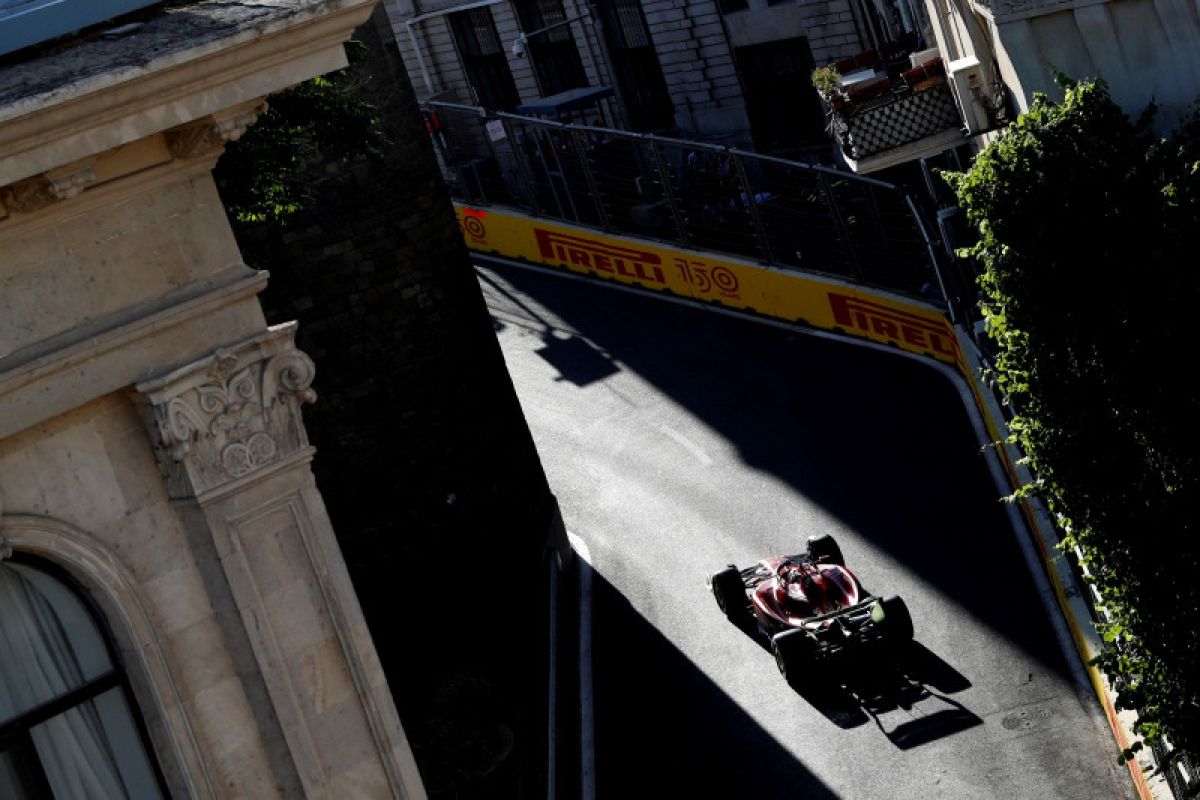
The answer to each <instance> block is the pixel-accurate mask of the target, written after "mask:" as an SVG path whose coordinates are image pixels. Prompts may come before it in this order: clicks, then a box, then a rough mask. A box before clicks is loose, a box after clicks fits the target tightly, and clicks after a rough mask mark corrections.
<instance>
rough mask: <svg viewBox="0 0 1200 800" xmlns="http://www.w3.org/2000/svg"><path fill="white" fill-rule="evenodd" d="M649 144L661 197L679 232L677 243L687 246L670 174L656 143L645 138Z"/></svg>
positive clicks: (685, 232)
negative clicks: (658, 180) (664, 199)
mask: <svg viewBox="0 0 1200 800" xmlns="http://www.w3.org/2000/svg"><path fill="white" fill-rule="evenodd" d="M647 141H649V142H650V152H651V153H652V154H653V155H654V164H655V166H656V167H657V168H658V175H659V178H660V179H661V181H662V187H663V197H664V198H666V201H667V207H669V208H670V209H671V218H672V219H673V220H675V230H676V231H678V232H679V243H680V244H682V245H684V246H686V245H687V244H688V235H687V231H686V230H684V227H683V217H682V216H681V215H680V213H679V204H678V203H677V202H675V192H674V191H672V190H671V174H670V173H669V172H667V164H666V162H665V161H663V157H662V152H661V151H660V150H659V148H658V141H657V140H656V139H652V138H649V137H647Z"/></svg>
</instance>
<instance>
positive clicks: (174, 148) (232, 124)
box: [166, 99, 267, 158]
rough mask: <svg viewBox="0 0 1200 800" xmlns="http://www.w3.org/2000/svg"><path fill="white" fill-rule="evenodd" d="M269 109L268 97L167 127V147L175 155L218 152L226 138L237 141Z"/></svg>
mask: <svg viewBox="0 0 1200 800" xmlns="http://www.w3.org/2000/svg"><path fill="white" fill-rule="evenodd" d="M266 110H267V101H266V100H261V99H260V100H255V101H253V102H250V103H243V104H242V105H239V106H234V107H233V108H227V109H225V110H224V111H221V112H218V113H216V114H212V115H210V116H207V117H204V118H203V119H198V120H196V121H194V122H189V123H188V124H187V125H180V126H179V127H178V128H172V129H171V130H169V131H167V134H166V135H167V148H168V149H169V150H170V151H171V155H172V156H174V157H175V158H199V157H201V156H206V155H212V154H214V153H219V152H220V151H221V150H222V149H223V148H224V147H225V143H226V142H235V141H237V140H238V139H239V138H241V136H242V134H243V133H245V132H246V129H247V128H249V127H250V126H251V125H253V124H254V122H255V120H257V119H258V118H259V117H260V116H261V115H262V114H264V113H265V112H266Z"/></svg>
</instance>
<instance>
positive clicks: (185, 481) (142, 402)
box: [135, 322, 317, 499]
mask: <svg viewBox="0 0 1200 800" xmlns="http://www.w3.org/2000/svg"><path fill="white" fill-rule="evenodd" d="M295 330H296V324H295V323H294V322H293V323H288V324H286V325H279V326H276V327H274V328H271V329H270V330H269V331H267V332H266V333H264V334H262V335H260V336H256V337H254V338H253V339H249V340H247V341H245V342H242V343H240V344H237V345H234V346H232V347H228V348H222V349H220V350H217V351H216V352H214V353H213V354H212V355H210V356H209V357H207V358H204V359H201V360H200V361H196V362H193V363H191V364H188V365H187V366H184V367H181V368H179V369H177V370H174V371H173V372H171V373H170V374H168V375H164V376H162V377H160V378H155V379H152V380H149V381H143V382H142V383H139V384H137V386H136V387H135V388H136V391H137V392H138V400H139V406H140V408H141V409H142V418H143V421H144V422H145V423H146V425H147V427H148V428H149V430H150V435H151V437H152V438H153V439H154V442H155V451H156V454H157V457H158V462H159V467H160V468H161V470H162V472H163V475H164V477H165V478H166V481H167V489H168V491H169V493H170V495H171V497H172V498H176V499H179V498H184V497H196V496H200V495H202V494H204V493H206V492H209V491H211V490H213V489H216V488H219V487H221V486H223V485H225V484H228V483H230V482H232V481H236V480H239V479H242V478H245V477H246V476H249V475H251V474H253V473H255V472H257V471H259V470H263V469H266V468H269V467H270V466H271V465H273V464H276V463H278V462H280V461H281V460H283V459H286V458H287V457H288V456H290V455H293V454H295V453H297V452H299V451H301V450H305V449H307V448H308V436H307V434H306V433H305V431H304V424H303V421H302V420H301V417H300V407H301V405H303V404H304V403H313V402H316V399H317V395H316V392H314V391H313V389H312V388H311V387H312V380H313V375H314V373H315V371H316V369H315V367H314V366H313V363H312V361H311V360H310V359H309V357H308V356H306V355H304V353H302V352H300V351H299V350H297V349H296V346H295V343H294V341H293V339H294V336H295Z"/></svg>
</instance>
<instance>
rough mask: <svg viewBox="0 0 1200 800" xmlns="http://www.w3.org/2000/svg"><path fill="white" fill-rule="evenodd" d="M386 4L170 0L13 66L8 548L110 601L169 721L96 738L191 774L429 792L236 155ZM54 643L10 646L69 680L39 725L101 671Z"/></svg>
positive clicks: (2, 348) (5, 471)
mask: <svg viewBox="0 0 1200 800" xmlns="http://www.w3.org/2000/svg"><path fill="white" fill-rule="evenodd" d="M371 6H372V4H371V2H370V0H275V2H272V3H270V4H259V5H254V6H248V5H244V4H243V5H237V4H233V5H231V4H229V3H226V2H222V1H221V0H198V1H197V2H192V3H188V4H187V5H186V6H181V5H179V4H170V5H166V6H161V5H160V6H158V7H156V8H154V9H152V10H149V11H147V12H145V13H144V14H143V15H141V16H139V18H138V23H139V24H138V25H135V26H132V27H126V28H124V29H123V30H124V33H115V34H113V35H111V36H103V37H100V36H80V37H74V38H71V39H67V40H63V41H59V42H55V43H54V44H53V46H48V47H46V48H40V49H34V50H29V51H23V52H22V53H21V54H18V55H14V56H12V57H9V58H6V59H5V60H4V62H3V63H0V252H3V253H4V257H3V258H0V320H2V321H0V409H2V412H3V413H0V561H3V560H7V559H9V558H11V559H13V561H14V563H17V562H20V563H24V564H25V565H27V566H28V565H35V566H36V568H37V569H39V570H42V569H44V570H45V574H46V575H51V573H53V574H54V575H62V577H63V581H60V582H61V583H65V584H67V585H71V586H74V585H78V587H79V591H80V592H81V594H84V595H86V597H87V599H89V600H91V601H93V603H94V607H95V609H96V610H97V619H96V622H97V627H98V629H99V630H101V631H102V632H103V633H104V634H105V635H106V636H107V637H108V638H109V640H110V642H109V644H110V645H111V646H112V647H113V649H114V650H115V651H116V652H118V653H120V656H121V657H120V659H119V663H116V664H115V667H117V668H119V669H114V672H113V673H112V674H111V676H110V677H111V679H113V680H120V679H121V675H122V674H123V675H124V677H126V678H127V679H128V681H129V684H130V686H131V691H130V693H129V694H128V696H127V699H128V701H129V708H130V709H136V715H137V716H140V717H141V718H143V719H144V720H145V722H146V728H147V730H148V733H149V742H148V743H142V742H140V737H138V736H137V735H136V733H133V732H134V731H135V730H136V726H135V725H134V724H133V722H132V720H130V719H128V718H127V717H125V720H126V722H128V726H127V727H121V726H117V727H112V728H109V727H107V725H106V726H105V731H103V732H101V731H99V730H97V731H96V732H95V735H96V736H97V738H99V734H100V733H103V735H104V737H105V740H104V742H103V746H100V745H99V744H98V745H97V747H96V748H95V749H94V750H93V751H88V754H87V756H86V757H85V758H86V760H87V761H88V763H89V764H96V765H103V764H104V763H105V762H106V759H105V758H104V757H103V756H102V755H100V754H101V753H109V754H112V753H124V752H129V751H130V750H131V749H138V748H139V745H141V744H146V745H147V746H146V751H147V755H148V756H149V760H151V761H156V762H157V763H158V765H159V766H160V767H161V772H162V775H163V778H164V786H163V788H164V790H165V791H166V792H168V793H169V794H170V796H175V797H195V798H212V797H256V798H258V797H264V798H271V797H321V798H332V797H377V798H384V797H407V798H413V800H419V798H423V797H424V796H425V792H424V790H423V788H422V786H421V780H420V776H419V774H418V771H417V768H416V764H415V761H414V759H413V756H412V753H411V751H410V749H409V746H408V743H407V741H406V739H405V734H404V731H403V729H402V727H401V725H400V720H399V717H398V715H397V714H396V709H395V706H394V704H393V701H392V697H391V694H390V693H389V690H388V684H387V680H386V678H385V676H384V673H383V671H382V669H381V668H380V659H379V656H378V654H377V652H376V650H375V648H374V646H373V644H372V642H371V640H370V638H369V636H368V634H367V626H366V623H365V620H364V618H363V614H362V611H361V609H360V606H359V603H358V600H357V598H356V597H355V594H354V591H353V588H352V586H351V584H350V579H349V575H348V573H347V569H346V565H345V563H344V561H343V559H342V557H341V554H340V552H339V550H338V547H337V541H336V539H335V538H334V533H333V530H332V528H331V526H330V522H329V517H328V515H327V514H326V511H325V506H324V504H323V502H322V498H321V494H320V492H319V490H318V489H317V485H316V483H315V481H314V479H313V474H312V471H311V469H310V463H311V461H312V458H313V454H314V453H313V448H312V447H311V446H310V444H309V442H308V440H307V437H306V435H305V430H304V425H303V423H302V421H301V411H300V408H301V406H302V405H304V404H308V403H311V402H313V401H314V400H315V394H314V392H313V391H312V381H313V377H314V375H313V366H312V362H311V361H310V360H309V359H308V358H307V356H305V354H304V353H302V352H300V351H298V350H297V349H296V347H295V344H294V338H293V337H294V333H295V325H294V324H280V325H274V326H268V325H267V322H266V320H265V317H264V314H263V310H262V308H261V306H260V305H259V301H258V294H259V292H260V291H261V290H262V289H263V287H264V286H265V285H266V282H267V276H266V274H265V273H261V272H257V271H255V270H253V269H251V268H250V267H248V266H246V265H245V264H244V263H243V262H242V256H241V254H240V253H239V251H238V248H237V246H236V242H235V239H234V237H233V232H232V231H231V229H230V226H229V224H228V222H227V220H226V218H225V215H224V212H223V208H222V206H221V203H220V202H219V198H218V195H217V192H216V188H215V185H214V183H213V179H212V176H211V170H212V167H213V165H214V163H215V162H216V160H217V158H218V156H219V155H220V154H221V151H222V148H223V147H224V146H225V144H226V143H227V142H228V141H230V140H232V139H236V138H237V137H238V136H239V135H241V134H242V133H243V131H244V130H245V129H246V127H247V126H249V125H252V124H253V123H254V121H255V120H256V119H257V117H258V116H259V114H260V112H261V110H262V108H263V100H262V98H263V96H264V95H266V94H268V93H271V92H275V91H278V90H280V89H282V88H284V87H286V86H289V85H292V84H295V83H299V82H301V81H305V80H308V79H310V78H312V77H313V76H315V75H319V74H322V73H324V72H327V71H330V70H334V69H338V68H340V67H342V66H344V64H345V54H344V52H343V50H342V46H341V43H342V42H343V41H344V40H345V38H346V37H347V36H349V34H350V32H351V31H352V30H353V29H354V28H355V27H357V26H358V25H359V24H361V23H362V22H363V21H364V20H365V19H367V17H368V15H369V13H370V11H371ZM132 65H136V66H132ZM54 580H56V581H57V580H58V578H54ZM14 619H16V616H15V615H9V619H8V620H7V621H8V622H9V623H12V622H13V620H14ZM16 627H19V626H12V627H9V628H7V629H6V635H8V634H11V633H12V632H13V630H14V629H15V628H16ZM52 631H53V627H52V626H50V625H46V626H45V627H44V629H43V630H40V631H39V630H35V629H33V628H30V627H28V626H27V627H26V628H25V629H24V632H23V633H22V634H21V635H22V636H24V638H25V640H26V644H31V643H33V644H34V645H35V644H36V643H37V642H41V643H42V646H45V645H46V644H47V643H52V642H53V641H54V638H53V633H52ZM35 650H36V646H32V645H31V648H30V649H23V648H22V649H16V650H14V651H13V652H11V653H9V652H6V653H5V654H4V658H5V665H6V667H8V668H9V669H13V670H19V671H23V672H25V673H27V674H28V675H31V676H36V677H37V679H38V680H37V681H35V682H38V683H40V684H44V685H45V686H47V687H51V694H52V695H56V696H52V697H47V698H42V697H38V698H37V703H36V706H37V707H36V708H30V707H26V708H23V709H21V710H20V711H19V714H20V716H18V718H17V719H16V720H9V721H8V723H7V724H8V725H9V726H12V730H14V731H15V732H16V735H17V738H18V739H19V738H20V737H21V736H23V735H25V734H24V733H23V732H22V731H23V730H28V728H29V727H30V726H32V725H35V724H38V723H39V721H38V718H37V714H38V713H39V711H38V708H43V709H44V708H45V707H46V706H45V704H44V703H45V702H46V701H50V702H58V703H62V704H64V705H68V706H69V705H72V704H74V703H75V702H77V701H79V700H80V698H81V697H82V696H86V691H90V689H88V688H87V687H86V686H85V687H78V686H77V684H73V683H71V682H70V681H64V680H62V676H61V675H59V676H57V677H56V676H55V672H56V671H60V668H58V667H51V666H50V665H49V664H48V663H47V662H46V661H43V660H40V659H38V658H37V657H30V656H29V655H27V654H28V653H30V652H34V651H35ZM77 688H80V689H82V690H83V691H84V695H79V694H76V689H77ZM93 688H94V687H93ZM56 689H57V691H56ZM99 705H100V704H99V703H97V704H96V706H95V707H96V708H99ZM56 713H57V712H56ZM100 713H107V712H103V711H101V712H100ZM124 713H125V712H124V711H121V712H120V713H118V714H117V716H116V717H113V719H117V720H118V721H119V720H120V719H121V718H122V717H123V715H124ZM69 749H72V751H73V752H81V751H78V750H74V749H73V748H69ZM39 752H41V751H40V750H39ZM23 758H24V756H23ZM115 759H116V757H115V756H114V757H112V758H110V759H107V760H108V761H112V762H113V763H115ZM80 760H84V759H83V758H81V759H80ZM23 766H28V767H30V768H32V769H33V770H34V771H35V772H36V771H38V770H41V771H42V772H43V773H45V772H48V771H49V770H48V769H46V768H45V762H41V761H40V757H33V756H31V757H30V758H28V759H27V763H26V764H24V765H23ZM109 766H112V764H109Z"/></svg>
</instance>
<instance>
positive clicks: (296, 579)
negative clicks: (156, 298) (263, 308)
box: [135, 323, 424, 798]
mask: <svg viewBox="0 0 1200 800" xmlns="http://www.w3.org/2000/svg"><path fill="white" fill-rule="evenodd" d="M295 328H296V325H295V323H288V324H284V325H278V326H275V327H272V328H269V329H268V330H267V331H265V332H264V333H262V334H259V335H256V336H253V337H251V338H249V339H246V340H244V341H242V342H240V343H237V344H234V345H232V346H229V347H225V348H221V349H218V350H217V351H215V352H214V353H213V354H212V355H210V356H209V357H207V358H203V359H200V360H198V361H194V362H192V363H190V364H187V365H185V366H182V367H179V368H177V369H174V370H172V371H171V372H168V373H167V374H165V375H162V376H160V377H157V378H154V379H151V380H147V381H143V382H141V383H138V384H137V385H136V387H135V388H136V396H135V399H136V401H137V403H138V406H139V409H140V411H141V415H142V419H143V420H144V422H145V424H146V426H147V428H148V430H149V431H150V435H151V437H152V439H153V441H154V444H155V450H156V456H157V459H158V463H159V467H160V469H161V471H162V473H163V476H164V479H165V481H166V485H167V490H168V492H169V494H170V496H171V498H172V501H173V503H174V506H175V508H176V511H177V513H178V514H179V516H180V519H181V520H182V521H183V524H184V526H185V527H186V528H187V530H188V534H189V537H190V538H191V539H192V543H193V549H194V550H195V551H196V552H197V560H198V563H199V565H200V568H201V571H202V572H205V573H206V578H205V584H206V588H207V590H208V592H209V594H210V595H211V596H212V597H211V600H212V604H213V606H214V607H220V606H221V605H222V604H227V603H229V602H232V603H233V605H234V606H235V607H236V609H237V611H238V616H240V619H241V621H242V624H243V627H244V630H236V631H227V632H226V639H227V641H229V642H230V643H231V646H232V647H233V648H235V649H236V647H238V646H239V645H238V643H239V642H241V643H243V644H241V645H240V646H241V647H243V649H244V648H246V647H248V648H249V649H250V650H251V651H252V654H253V659H252V663H253V664H254V665H256V666H257V670H258V672H259V676H260V677H261V684H262V685H263V686H265V689H266V694H267V696H268V698H267V699H264V698H259V699H258V701H257V702H258V703H259V706H260V707H259V708H256V713H257V714H258V715H259V716H260V717H262V716H263V714H264V712H266V714H267V715H269V716H273V717H275V718H276V719H278V721H279V725H280V728H281V729H282V732H283V737H284V739H285V740H286V750H287V753H286V756H285V757H282V758H281V757H280V754H276V758H275V762H276V769H279V766H278V763H279V762H280V761H282V762H284V763H290V765H291V767H292V768H294V770H295V776H296V778H298V780H299V784H300V785H301V786H302V787H303V790H304V794H305V796H306V797H331V798H332V797H407V798H415V797H422V796H423V795H424V793H423V790H422V789H421V786H420V781H419V778H418V777H417V769H416V765H415V762H413V760H412V756H411V751H410V750H409V747H408V744H407V742H406V741H405V738H404V732H403V730H402V728H401V726H400V721H399V718H398V716H397V715H396V712H395V708H394V706H393V704H392V700H391V696H390V693H389V691H388V688H387V684H386V682H385V679H384V676H383V672H382V670H381V668H380V666H379V664H378V662H377V659H376V657H375V651H374V647H373V645H372V643H371V640H370V638H369V636H368V633H367V629H366V624H365V622H364V621H363V617H362V613H361V610H360V609H359V605H358V601H357V599H356V597H355V595H354V591H353V588H352V587H351V584H350V581H349V577H348V575H347V573H346V570H345V566H344V562H343V561H342V559H341V557H340V555H339V552H338V548H337V543H336V541H335V538H334V534H333V529H332V527H331V525H330V522H329V519H328V516H327V515H326V512H325V506H324V504H323V502H322V500H321V496H320V493H319V492H318V491H317V488H316V484H315V483H314V480H313V477H312V472H311V470H310V467H309V464H310V462H311V460H312V457H313V453H314V449H313V448H312V447H311V446H310V445H309V443H308V438H307V436H306V434H305V430H304V425H303V421H302V419H301V415H300V408H301V406H302V405H303V404H305V403H311V402H314V401H315V400H316V394H315V392H314V391H313V390H312V388H311V386H312V381H313V374H314V367H313V363H312V361H311V360H309V358H308V357H307V356H306V355H304V354H303V353H302V352H300V351H299V350H297V349H296V348H295V345H294V342H293V337H294V334H295ZM206 554H207V558H206ZM247 660H249V659H247ZM252 702H253V701H252ZM268 706H269V707H268Z"/></svg>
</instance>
